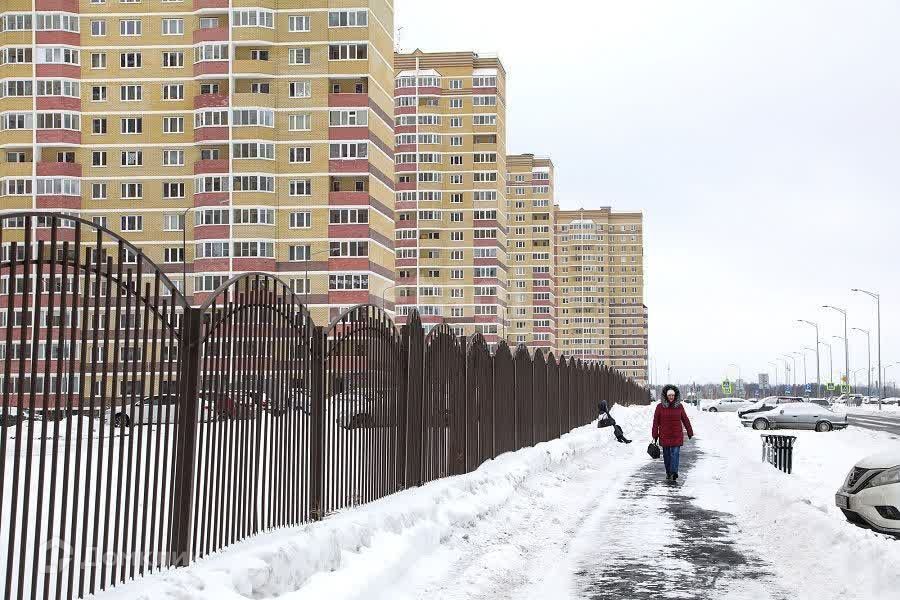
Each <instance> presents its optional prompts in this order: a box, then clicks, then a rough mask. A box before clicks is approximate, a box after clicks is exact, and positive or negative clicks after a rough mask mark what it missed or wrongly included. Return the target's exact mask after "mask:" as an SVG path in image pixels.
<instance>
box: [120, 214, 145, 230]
mask: <svg viewBox="0 0 900 600" xmlns="http://www.w3.org/2000/svg"><path fill="white" fill-rule="evenodd" d="M121 225H122V227H121V229H122V231H143V229H144V217H143V216H141V215H122V220H121Z"/></svg>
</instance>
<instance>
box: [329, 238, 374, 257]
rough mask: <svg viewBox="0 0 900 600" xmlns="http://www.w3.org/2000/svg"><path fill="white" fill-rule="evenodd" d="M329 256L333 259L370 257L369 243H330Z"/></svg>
mask: <svg viewBox="0 0 900 600" xmlns="http://www.w3.org/2000/svg"><path fill="white" fill-rule="evenodd" d="M328 250H329V253H328V255H329V256H330V257H332V258H340V257H352V258H356V257H361V256H368V255H369V242H363V241H348V242H330V243H329V248H328Z"/></svg>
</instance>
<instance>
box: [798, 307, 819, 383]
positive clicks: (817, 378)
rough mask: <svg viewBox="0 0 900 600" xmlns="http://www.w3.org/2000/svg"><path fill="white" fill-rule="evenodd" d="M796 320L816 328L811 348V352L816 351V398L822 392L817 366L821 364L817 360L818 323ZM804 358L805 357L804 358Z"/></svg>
mask: <svg viewBox="0 0 900 600" xmlns="http://www.w3.org/2000/svg"><path fill="white" fill-rule="evenodd" d="M797 322H798V323H802V324H804V325H809V326H811V327H815V329H816V349H815V350H813V352H815V353H816V398H818V397H819V394H821V393H822V373H821V371H820V368H819V365H820V364H821V363H820V362H819V324H818V323H816V322H815V321H807V320H806V319H797ZM804 360H806V359H805V358H804Z"/></svg>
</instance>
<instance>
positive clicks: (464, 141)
mask: <svg viewBox="0 0 900 600" xmlns="http://www.w3.org/2000/svg"><path fill="white" fill-rule="evenodd" d="M394 67H395V69H396V90H395V99H396V102H395V109H394V110H395V117H396V123H395V125H396V127H395V129H396V145H395V149H396V163H397V196H396V201H397V202H396V205H397V230H396V248H397V250H396V258H397V275H398V279H397V291H396V296H397V313H398V316H399V320H400V321H401V322H402V321H403V318H404V317H405V315H407V314H408V313H409V311H410V310H412V309H414V308H415V309H418V310H419V313H420V314H421V315H422V320H423V322H424V323H425V324H426V326H428V325H430V324H434V323H438V322H441V321H442V320H446V321H447V322H448V323H449V324H450V325H451V326H452V327H453V328H454V329H455V330H456V331H457V332H459V333H461V334H463V333H464V334H472V333H476V332H479V333H482V334H484V336H485V339H486V341H487V342H488V343H496V342H497V341H499V339H500V338H501V337H502V336H504V335H505V334H506V331H505V329H506V323H507V321H508V314H507V286H506V285H507V270H508V265H507V255H506V249H507V240H506V237H507V232H508V230H507V215H506V172H507V168H506V76H505V72H504V69H503V65H502V64H501V63H500V61H499V60H498V59H497V58H493V57H486V56H480V55H478V54H473V53H472V52H448V53H424V52H421V51H418V50H417V51H415V52H413V53H409V54H397V55H396V56H395V57H394Z"/></svg>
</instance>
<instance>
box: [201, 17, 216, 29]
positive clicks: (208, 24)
mask: <svg viewBox="0 0 900 600" xmlns="http://www.w3.org/2000/svg"><path fill="white" fill-rule="evenodd" d="M218 26H219V17H203V18H201V19H200V29H215V28H216V27H218Z"/></svg>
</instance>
